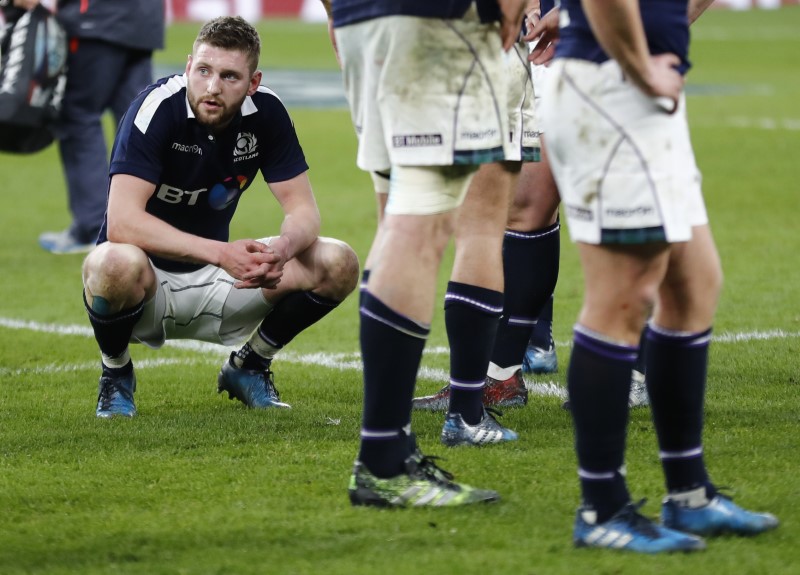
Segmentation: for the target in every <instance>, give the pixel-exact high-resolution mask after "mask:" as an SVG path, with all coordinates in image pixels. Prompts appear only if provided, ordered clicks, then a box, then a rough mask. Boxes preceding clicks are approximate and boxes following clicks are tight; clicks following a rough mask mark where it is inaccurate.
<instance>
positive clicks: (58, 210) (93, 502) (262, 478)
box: [0, 8, 800, 575]
mask: <svg viewBox="0 0 800 575" xmlns="http://www.w3.org/2000/svg"><path fill="white" fill-rule="evenodd" d="M198 27H199V26H198V25H195V24H188V25H187V24H181V25H174V26H172V27H171V28H170V31H169V38H168V47H167V49H166V50H165V51H164V52H162V53H159V55H158V61H159V63H160V64H162V65H168V66H172V65H176V66H182V65H183V62H184V61H185V54H187V53H188V51H189V48H190V45H191V41H192V40H193V38H194V35H195V33H196V31H197V28H198ZM260 28H261V31H262V33H263V39H264V61H263V62H262V64H263V66H264V67H265V68H266V69H271V68H282V69H306V70H313V69H324V70H332V69H335V66H336V64H335V61H334V59H333V56H332V55H331V52H330V48H329V46H328V43H327V34H326V32H325V28H324V26H320V25H307V24H300V23H297V22H285V21H279V22H269V23H267V22H264V23H262V24H261V25H260ZM798 29H800V8H784V9H781V10H779V11H774V12H748V13H739V12H736V13H733V12H724V11H714V12H711V13H708V14H706V16H704V17H703V18H702V19H701V20H700V21H699V22H698V23H697V24H696V25H695V26H694V28H693V36H694V44H693V51H692V59H693V62H694V64H695V68H694V69H693V70H692V71H691V72H690V74H689V77H688V82H689V85H688V93H689V98H688V105H689V115H690V122H691V126H692V134H693V139H694V143H695V150H696V154H697V159H698V163H699V165H700V167H701V169H702V171H703V174H704V189H705V194H706V199H707V204H708V208H709V213H710V217H711V222H712V227H713V230H714V232H715V235H716V239H717V242H718V246H719V249H720V252H721V255H722V259H723V266H724V269H725V272H726V283H725V287H724V291H723V295H722V300H721V302H720V308H719V313H718V319H717V322H716V325H715V343H714V344H713V345H712V352H711V361H710V366H709V383H708V388H709V390H708V401H707V431H706V453H707V461H708V463H709V467H710V470H711V473H712V477H713V478H714V480H715V481H716V482H717V483H718V484H721V485H731V486H733V489H734V490H733V494H734V495H735V497H736V500H737V502H739V503H741V504H743V505H745V506H747V507H751V508H756V509H764V510H770V511H773V512H774V513H776V514H777V515H778V516H779V517H780V519H781V520H782V525H781V526H780V527H779V529H778V530H777V531H775V532H772V533H770V534H767V535H764V536H762V537H758V538H753V539H739V538H722V539H718V540H712V541H710V544H709V548H708V550H707V551H705V552H703V553H699V554H696V555H691V556H686V555H676V556H664V557H640V556H636V555H628V554H622V553H615V552H608V551H594V550H574V549H573V548H572V546H571V524H572V520H573V513H574V510H575V507H576V506H577V503H578V483H577V477H576V473H575V458H574V454H573V449H572V433H571V424H570V420H569V416H568V414H567V413H565V412H564V411H562V410H561V409H560V407H559V406H560V403H561V399H560V397H559V391H560V390H561V389H562V388H563V385H564V372H565V367H566V365H567V362H568V359H569V346H568V342H569V339H570V331H571V325H572V323H573V321H574V319H575V317H576V315H577V311H578V307H579V305H580V300H581V294H582V280H581V277H580V270H579V267H578V263H577V258H576V254H575V250H574V247H573V246H572V245H571V244H570V243H569V240H568V237H567V235H566V231H565V233H564V238H563V239H564V242H563V248H562V253H563V256H562V272H561V277H560V279H559V285H558V289H557V294H556V310H555V320H556V324H555V335H556V340H557V342H558V343H559V344H560V345H559V348H558V352H559V360H560V363H561V366H562V367H561V371H560V372H559V373H558V374H557V376H556V377H553V378H540V379H538V380H537V381H536V383H540V384H542V385H541V386H540V389H541V390H543V391H544V393H543V395H539V396H534V397H532V401H531V403H530V404H529V405H528V406H527V407H525V408H523V409H517V410H508V411H507V413H506V415H505V417H504V419H503V422H504V423H505V424H507V425H509V426H510V427H511V428H513V429H515V430H517V431H519V432H520V435H521V438H520V441H518V442H516V443H515V444H510V445H502V446H497V447H492V448H487V449H472V450H471V449H456V450H448V451H445V449H444V448H443V447H441V446H440V445H439V444H438V435H439V431H440V429H441V424H442V417H441V416H439V415H436V414H427V413H420V414H415V415H414V427H415V430H416V432H417V434H418V436H419V439H420V443H421V445H422V447H423V449H424V450H425V451H426V452H431V453H436V454H440V455H444V456H445V457H446V458H447V461H446V462H444V463H443V465H444V467H445V468H447V469H450V470H452V471H454V472H455V473H456V474H457V476H458V478H460V479H462V480H464V481H466V482H468V483H472V484H474V485H479V486H485V487H492V488H496V489H498V490H499V491H500V493H501V495H502V497H503V499H502V501H501V502H499V503H498V504H495V505H488V506H482V507H474V508H464V509H452V510H408V511H385V510H383V511H382V510H374V509H354V508H351V507H350V505H349V503H348V501H347V497H346V492H345V491H346V485H347V480H348V477H349V472H350V467H351V465H352V461H353V458H354V456H355V454H356V450H357V443H358V439H357V438H358V428H359V422H360V409H361V378H360V371H359V368H358V365H359V364H358V356H357V351H358V338H357V325H358V317H357V312H356V301H355V300H356V298H355V297H351V298H350V299H348V300H347V301H346V302H344V303H343V304H342V306H340V308H339V309H337V310H336V311H335V312H333V314H332V315H331V316H329V317H328V318H326V319H325V320H324V321H323V322H322V323H320V324H318V325H317V326H314V327H313V328H312V329H310V330H308V331H307V332H305V333H303V334H302V335H301V336H300V337H298V338H297V339H296V340H295V341H294V342H293V343H292V345H291V349H290V350H287V353H286V354H285V355H284V357H283V359H282V360H278V361H276V364H275V369H276V372H277V381H276V383H277V385H278V387H279V389H280V390H281V392H282V395H283V398H284V399H285V400H286V401H288V402H289V403H291V404H292V405H293V406H294V409H292V410H291V411H270V412H252V411H248V410H246V409H244V408H243V407H242V406H241V405H240V404H238V403H237V402H229V401H227V400H226V399H224V398H223V397H221V396H218V395H216V394H215V389H216V385H215V376H216V373H217V370H218V368H219V365H220V364H221V362H222V361H223V360H224V358H225V350H224V349H222V348H216V347H214V346H192V345H170V346H167V347H165V348H164V349H162V350H160V351H158V352H152V351H149V350H147V349H144V348H138V347H137V348H134V349H133V350H132V353H133V356H134V361H135V362H136V364H137V372H138V376H139V391H138V393H137V397H136V399H137V404H138V407H139V416H138V417H136V418H135V419H133V420H130V421H117V420H115V421H98V420H96V419H95V417H94V405H95V397H96V396H95V393H96V385H97V378H98V375H99V369H98V367H99V360H98V352H97V349H96V345H95V343H94V340H93V338H92V337H91V335H90V330H89V325H88V321H87V320H86V317H85V313H84V311H83V308H82V304H81V299H80V289H81V282H80V264H81V257H80V256H52V255H50V254H47V253H44V252H43V251H42V250H40V249H39V247H38V246H37V244H36V237H37V235H38V234H39V233H40V232H41V231H44V230H48V229H60V228H63V227H64V226H66V225H67V223H68V217H67V215H66V208H65V204H66V193H65V189H64V183H63V179H62V176H61V172H60V165H59V162H58V156H57V151H56V148H55V147H50V148H49V149H47V150H46V151H44V152H42V153H39V154H37V155H34V156H10V155H0V174H2V179H3V181H4V182H5V190H4V194H5V195H4V198H5V205H6V208H4V209H3V211H2V216H1V217H2V224H3V225H2V229H0V261H2V266H3V268H2V269H3V271H4V273H3V274H2V276H0V344H2V345H0V573H3V574H16V573H37V574H38V573H42V574H45V573H46V574H67V573H81V574H94V573H97V574H105V573H131V574H135V573H142V574H154V573H164V574H172V573H191V574H222V573H234V574H240V573H242V574H243V573H254V574H263V573H270V574H271V573H292V574H294V573H309V574H311V573H321V572H323V573H328V574H339V573H341V574H344V573H348V574H351V573H357V574H372V573H382V574H387V573H391V574H395V573H397V574H415V573H422V572H429V573H438V574H450V573H460V574H471V573H476V574H478V573H480V574H486V573H498V574H506V573H508V574H512V573H513V574H519V573H524V574H528V575H538V574H560V573H564V574H566V573H577V572H587V573H596V574H619V573H631V574H633V573H637V574H638V573H659V574H662V573H663V574H672V573H674V574H683V573H687V572H697V573H715V574H716V573H736V574H761V573H769V574H770V575H781V574H790V573H796V572H797V565H798V564H800V552H798V550H797V545H796V541H797V540H798V538H800V526H798V522H799V521H800V505H799V504H798V499H799V498H798V495H800V493H799V490H800V487H798V485H800V484H798V480H797V475H798V470H799V469H798V461H799V459H798V455H797V453H798V440H797V431H798V422H799V420H798V413H800V399H799V398H800V387H799V385H800V374H799V373H798V360H797V357H798V352H800V339H798V337H800V325H798V324H799V323H800V312H798V306H797V286H798V285H800V266H798V256H797V254H798V253H800V236H798V233H797V223H796V220H797V217H798V208H797V199H796V192H797V182H798V180H800V167H798V166H800V163H798V152H800V109H798V106H797V102H798V101H800V74H798V70H800V56H799V55H800V35H799V34H798V33H797V30H798ZM265 82H266V83H269V74H268V73H267V74H265ZM292 114H293V117H294V119H295V122H296V125H297V129H298V132H299V134H300V138H301V142H302V143H303V146H304V149H305V151H306V153H307V156H308V159H309V164H310V165H311V178H312V182H313V185H314V189H315V191H316V193H317V195H318V200H319V204H320V208H321V211H322V214H323V233H324V234H326V235H331V236H335V237H339V238H341V239H344V240H346V241H348V242H350V243H351V244H352V245H353V247H354V248H355V249H356V250H357V251H358V253H359V255H360V256H361V257H362V259H363V257H364V256H366V253H367V249H368V247H369V243H370V241H371V238H372V233H373V230H374V220H375V216H374V206H373V201H372V192H371V188H370V182H369V178H368V177H367V176H365V175H364V174H362V173H360V172H359V171H358V170H357V169H356V168H355V165H354V158H355V137H354V134H353V130H352V127H351V125H350V121H349V114H348V112H347V111H346V110H345V109H332V110H310V109H293V110H292ZM109 129H110V126H109ZM278 221H279V214H278V212H277V209H276V206H275V205H274V201H273V200H272V199H271V196H270V194H269V193H268V192H267V191H266V189H265V187H264V186H263V185H258V184H256V185H254V186H253V187H252V188H251V190H250V192H248V194H246V195H245V198H244V200H243V209H241V210H240V211H239V214H237V217H236V219H235V220H234V227H233V235H234V236H235V237H260V236H263V235H265V234H268V233H270V231H272V230H275V229H276V227H277V222H278ZM447 273H448V270H447V269H443V271H442V274H441V282H440V289H441V290H442V293H443V290H444V285H445V282H446V279H447ZM445 346H446V337H445V334H444V324H443V321H442V316H441V310H440V311H439V314H438V315H437V317H436V319H435V323H434V326H433V332H432V334H431V338H430V340H429V343H428V349H429V353H427V354H426V356H425V358H424V362H423V363H424V368H425V376H424V377H422V378H421V379H420V381H419V384H418V390H419V391H420V392H421V393H423V392H431V391H434V390H435V389H438V387H439V386H440V385H441V384H442V381H441V378H442V377H443V374H444V373H446V369H447V355H446V353H444V352H443V351H442V349H441V348H443V347H445ZM548 383H551V384H552V385H550V386H547V385H546V384H548ZM627 463H628V469H629V483H630V487H631V490H632V492H633V494H634V496H635V497H648V498H649V502H648V503H647V504H646V506H645V507H644V511H645V513H647V514H650V515H655V514H656V513H657V512H658V505H659V500H660V497H661V496H662V492H663V486H662V478H661V472H660V468H659V464H658V459H657V454H656V444H655V438H654V435H653V430H652V425H651V422H650V417H649V412H648V411H647V410H646V409H643V410H636V411H635V412H634V413H633V414H632V417H631V422H630V438H629V449H628V458H627Z"/></svg>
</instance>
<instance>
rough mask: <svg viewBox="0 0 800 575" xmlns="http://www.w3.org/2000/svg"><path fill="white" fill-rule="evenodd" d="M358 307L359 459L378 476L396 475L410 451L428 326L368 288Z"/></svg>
mask: <svg viewBox="0 0 800 575" xmlns="http://www.w3.org/2000/svg"><path fill="white" fill-rule="evenodd" d="M360 311H361V327H360V338H361V357H362V361H363V362H364V414H363V418H362V424H361V448H360V451H359V455H358V458H359V460H360V461H361V462H362V463H363V464H364V465H366V467H367V469H369V470H370V471H371V472H372V473H373V474H374V475H376V476H378V477H394V476H396V475H399V474H400V473H403V471H404V465H403V463H404V461H405V459H406V458H407V457H408V456H409V455H410V454H411V452H410V449H411V448H410V444H409V441H408V431H409V426H410V424H411V399H412V398H413V397H414V386H415V384H416V379H417V371H418V370H419V364H420V359H421V358H422V350H423V348H424V347H425V340H426V339H427V337H428V334H429V333H430V326H427V325H421V324H419V323H417V322H415V321H413V320H411V319H409V318H408V317H405V316H403V315H401V314H399V313H397V312H395V311H393V310H391V309H390V308H389V307H388V306H386V305H385V304H384V303H383V302H381V301H380V300H379V299H378V298H376V297H375V296H373V295H372V294H371V293H369V292H368V291H364V292H363V297H362V304H361V310H360Z"/></svg>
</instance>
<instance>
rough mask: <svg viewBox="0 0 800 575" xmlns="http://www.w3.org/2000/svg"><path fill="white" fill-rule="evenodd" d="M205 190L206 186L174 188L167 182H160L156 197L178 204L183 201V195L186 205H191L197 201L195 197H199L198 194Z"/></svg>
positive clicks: (206, 189)
mask: <svg viewBox="0 0 800 575" xmlns="http://www.w3.org/2000/svg"><path fill="white" fill-rule="evenodd" d="M207 191H208V188H200V189H198V190H192V191H189V190H182V189H180V188H175V187H173V186H170V185H167V184H161V187H160V188H158V193H156V197H157V198H158V199H159V200H162V201H164V202H167V203H168V204H180V203H181V202H183V201H184V197H185V198H186V205H188V206H193V205H195V204H196V203H197V199H198V198H199V197H200V194H202V193H203V192H207Z"/></svg>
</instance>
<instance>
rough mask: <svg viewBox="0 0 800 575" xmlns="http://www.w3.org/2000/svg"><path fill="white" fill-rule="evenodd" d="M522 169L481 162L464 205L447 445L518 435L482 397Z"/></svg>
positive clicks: (451, 316)
mask: <svg viewBox="0 0 800 575" xmlns="http://www.w3.org/2000/svg"><path fill="white" fill-rule="evenodd" d="M519 168H520V164H519V162H504V163H494V164H484V165H483V166H481V168H480V169H479V170H478V173H477V174H476V175H475V177H474V178H473V180H472V184H471V185H470V189H469V191H468V192H467V197H466V199H465V201H464V204H463V205H462V206H461V208H460V209H459V213H458V219H457V223H456V233H455V261H454V264H453V271H452V273H451V276H450V283H449V284H448V286H447V293H446V295H445V304H444V305H445V325H446V328H447V339H448V342H449V344H450V383H449V386H448V388H446V389H445V390H444V392H443V393H442V395H443V396H444V397H442V398H441V403H442V408H443V409H447V416H446V418H445V423H444V427H443V429H442V436H441V439H442V443H444V444H445V445H448V446H456V445H484V444H491V443H500V442H503V441H513V440H515V439H517V434H516V433H514V432H513V431H511V430H510V429H507V428H505V427H503V426H502V425H500V424H499V423H498V422H497V420H496V419H495V417H494V415H493V414H491V413H489V412H487V411H486V410H485V409H484V404H483V398H484V391H485V390H484V387H485V383H486V367H487V365H488V364H489V357H490V354H491V350H492V348H493V346H494V339H495V334H496V332H497V324H498V322H499V320H500V315H501V313H502V311H503V260H502V256H501V254H502V241H503V228H504V227H505V223H506V218H507V217H508V202H509V195H510V191H511V189H512V188H513V186H514V184H515V182H516V179H517V174H518V171H519ZM447 394H449V401H448V397H447ZM419 402H420V399H419V398H418V399H416V400H415V404H417V403H419Z"/></svg>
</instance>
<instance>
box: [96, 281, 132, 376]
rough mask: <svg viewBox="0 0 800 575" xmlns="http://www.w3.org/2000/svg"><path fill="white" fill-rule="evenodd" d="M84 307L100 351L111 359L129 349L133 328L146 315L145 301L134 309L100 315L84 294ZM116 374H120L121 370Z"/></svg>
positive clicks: (100, 299)
mask: <svg viewBox="0 0 800 575" xmlns="http://www.w3.org/2000/svg"><path fill="white" fill-rule="evenodd" d="M94 299H95V301H96V302H98V303H99V302H100V301H104V300H102V298H99V297H95V298H94ZM83 305H84V307H85V308H86V313H87V314H88V315H89V323H91V324H92V329H93V330H94V338H95V339H96V340H97V345H98V346H99V347H100V351H101V352H103V353H104V354H105V355H107V356H109V357H119V356H121V355H122V354H123V352H124V351H125V350H126V349H128V344H129V343H130V339H131V334H133V328H134V326H135V325H136V323H137V322H138V321H139V320H140V319H141V317H142V314H143V313H144V300H142V301H140V302H139V303H138V304H137V305H135V306H133V307H130V308H126V309H123V310H120V311H118V312H117V313H112V314H104V313H99V312H98V310H96V309H92V308H91V307H90V306H89V304H88V302H87V301H86V294H85V293H84V294H83ZM95 307H99V306H95ZM129 365H130V364H129ZM104 369H108V370H110V369H111V368H107V367H104ZM123 371H125V372H129V371H130V369H127V366H126V368H123ZM114 373H119V370H117V371H116V372H114Z"/></svg>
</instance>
